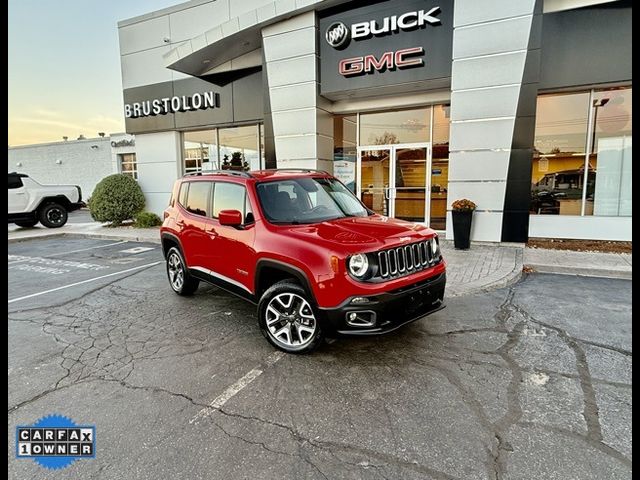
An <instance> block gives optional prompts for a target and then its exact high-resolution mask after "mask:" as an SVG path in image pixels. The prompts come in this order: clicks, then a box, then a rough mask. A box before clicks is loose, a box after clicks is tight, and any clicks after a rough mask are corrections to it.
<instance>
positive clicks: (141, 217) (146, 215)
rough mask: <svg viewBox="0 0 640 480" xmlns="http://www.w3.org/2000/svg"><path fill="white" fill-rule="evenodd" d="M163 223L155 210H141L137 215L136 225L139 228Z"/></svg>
mask: <svg viewBox="0 0 640 480" xmlns="http://www.w3.org/2000/svg"><path fill="white" fill-rule="evenodd" d="M158 225H162V220H160V217H159V216H158V215H156V214H155V213H153V212H140V213H138V214H136V216H135V223H134V226H136V227H138V228H150V227H157V226H158Z"/></svg>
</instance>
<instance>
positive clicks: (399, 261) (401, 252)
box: [374, 238, 442, 280]
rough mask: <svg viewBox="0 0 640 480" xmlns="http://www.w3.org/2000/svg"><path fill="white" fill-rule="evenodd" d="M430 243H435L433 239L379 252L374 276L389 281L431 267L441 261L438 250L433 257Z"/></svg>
mask: <svg viewBox="0 0 640 480" xmlns="http://www.w3.org/2000/svg"><path fill="white" fill-rule="evenodd" d="M431 242H436V243H437V240H436V239H435V238H433V239H430V240H426V241H424V242H417V243H412V244H410V245H404V246H402V247H396V248H391V249H388V250H381V251H380V252H378V254H377V260H378V272H377V275H375V276H374V280H375V279H376V277H377V278H378V279H385V280H386V279H391V278H397V277H404V276H405V275H410V274H412V273H414V272H418V271H420V270H424V269H425V268H429V267H433V266H434V265H436V264H437V263H438V262H440V260H441V259H442V257H441V255H440V249H439V248H438V249H437V253H436V255H433V251H432V249H431V248H432V247H431Z"/></svg>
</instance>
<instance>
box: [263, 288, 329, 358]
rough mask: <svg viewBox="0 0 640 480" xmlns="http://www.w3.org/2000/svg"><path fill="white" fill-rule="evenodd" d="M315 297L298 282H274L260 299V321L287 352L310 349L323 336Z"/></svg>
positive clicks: (264, 328) (313, 347)
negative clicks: (315, 306) (315, 305)
mask: <svg viewBox="0 0 640 480" xmlns="http://www.w3.org/2000/svg"><path fill="white" fill-rule="evenodd" d="M313 304H314V302H313V299H311V298H310V297H309V295H308V294H307V292H306V291H305V290H304V288H302V287H301V286H300V285H298V284H297V283H294V282H293V281H291V280H283V281H281V282H278V283H276V284H274V285H272V286H271V287H270V288H269V289H268V290H267V291H266V292H264V294H263V295H262V297H261V298H260V302H259V303H258V324H259V325H260V330H261V331H262V334H263V335H264V336H265V338H266V339H267V340H269V342H270V343H271V344H272V345H273V346H274V347H276V348H279V349H280V350H283V351H285V352H287V353H307V352H310V351H312V350H314V349H315V348H316V347H317V346H318V345H319V344H320V343H321V342H322V338H323V334H322V330H321V328H320V323H319V321H318V314H317V311H316V309H315V308H314V306H313Z"/></svg>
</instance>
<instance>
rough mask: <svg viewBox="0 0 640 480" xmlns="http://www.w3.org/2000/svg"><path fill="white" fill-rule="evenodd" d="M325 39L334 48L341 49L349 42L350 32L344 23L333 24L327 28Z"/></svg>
mask: <svg viewBox="0 0 640 480" xmlns="http://www.w3.org/2000/svg"><path fill="white" fill-rule="evenodd" d="M325 38H326V40H327V43H328V44H329V45H331V46H332V47H333V48H340V47H341V46H343V45H344V44H345V43H346V42H347V41H348V40H349V30H348V29H347V26H346V25H345V24H344V23H342V22H336V23H332V24H331V25H329V28H327V33H326V34H325Z"/></svg>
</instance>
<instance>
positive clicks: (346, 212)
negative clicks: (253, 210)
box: [256, 177, 371, 224]
mask: <svg viewBox="0 0 640 480" xmlns="http://www.w3.org/2000/svg"><path fill="white" fill-rule="evenodd" d="M256 189H257V192H258V199H259V200H260V205H262V210H263V212H264V214H265V216H266V217H267V220H268V221H269V222H271V223H275V224H305V223H318V222H324V221H327V220H335V219H338V218H344V217H366V216H368V215H370V214H371V212H370V211H369V210H367V209H366V208H365V207H364V205H362V203H361V202H360V200H358V199H357V198H356V197H355V196H354V195H353V193H351V191H350V190H349V189H347V188H346V187H345V186H344V185H342V183H340V182H338V181H337V180H335V179H332V178H312V177H302V178H294V179H290V180H279V181H274V182H264V183H259V184H258V185H257V186H256Z"/></svg>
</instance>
